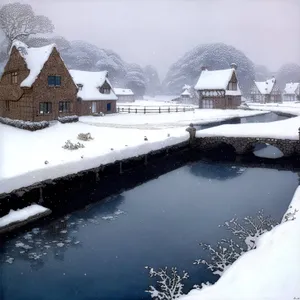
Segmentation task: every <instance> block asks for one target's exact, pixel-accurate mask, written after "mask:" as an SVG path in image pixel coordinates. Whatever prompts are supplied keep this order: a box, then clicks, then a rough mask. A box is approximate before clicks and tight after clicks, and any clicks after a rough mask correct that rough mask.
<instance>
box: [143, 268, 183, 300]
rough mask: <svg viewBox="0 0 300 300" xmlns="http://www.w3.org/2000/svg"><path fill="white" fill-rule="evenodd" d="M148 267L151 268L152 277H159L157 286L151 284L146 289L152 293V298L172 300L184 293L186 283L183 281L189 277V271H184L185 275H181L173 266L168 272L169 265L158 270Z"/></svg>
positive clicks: (150, 274)
mask: <svg viewBox="0 0 300 300" xmlns="http://www.w3.org/2000/svg"><path fill="white" fill-rule="evenodd" d="M146 269H148V270H149V276H150V277H151V278H153V277H156V278H158V280H157V286H156V287H154V286H150V287H149V290H146V292H147V293H150V295H151V298H153V299H155V300H171V299H177V298H179V297H180V296H182V295H183V291H182V289H183V286H184V284H183V283H182V282H183V281H184V280H186V279H188V278H189V275H188V273H187V272H185V271H183V275H182V276H180V275H179V274H178V272H177V269H176V268H171V271H170V272H168V268H167V267H165V268H164V269H159V270H158V271H155V270H154V269H153V268H150V267H146Z"/></svg>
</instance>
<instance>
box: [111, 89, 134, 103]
mask: <svg viewBox="0 0 300 300" xmlns="http://www.w3.org/2000/svg"><path fill="white" fill-rule="evenodd" d="M114 92H115V94H116V95H117V97H118V102H134V101H135V96H134V93H133V91H132V90H131V89H123V88H114Z"/></svg>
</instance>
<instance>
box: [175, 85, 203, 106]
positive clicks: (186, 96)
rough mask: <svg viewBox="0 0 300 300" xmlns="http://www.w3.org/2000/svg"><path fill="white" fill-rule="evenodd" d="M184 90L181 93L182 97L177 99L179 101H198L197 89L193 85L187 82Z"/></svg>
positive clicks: (189, 102) (187, 102)
mask: <svg viewBox="0 0 300 300" xmlns="http://www.w3.org/2000/svg"><path fill="white" fill-rule="evenodd" d="M182 90H183V92H182V93H181V95H180V98H179V99H176V101H177V102H180V103H184V104H197V103H198V97H197V94H196V91H195V89H194V88H193V87H192V86H190V85H187V84H185V85H184V86H183V88H182Z"/></svg>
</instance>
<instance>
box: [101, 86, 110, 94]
mask: <svg viewBox="0 0 300 300" xmlns="http://www.w3.org/2000/svg"><path fill="white" fill-rule="evenodd" d="M99 91H100V93H101V94H109V93H110V88H107V87H101V88H100V89H99Z"/></svg>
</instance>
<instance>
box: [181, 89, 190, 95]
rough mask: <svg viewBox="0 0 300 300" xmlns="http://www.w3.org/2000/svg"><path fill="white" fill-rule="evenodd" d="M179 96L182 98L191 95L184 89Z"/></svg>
mask: <svg viewBox="0 0 300 300" xmlns="http://www.w3.org/2000/svg"><path fill="white" fill-rule="evenodd" d="M181 95H182V96H191V93H190V92H189V91H188V90H187V89H186V90H185V91H184V92H183V93H182V94H181Z"/></svg>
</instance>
